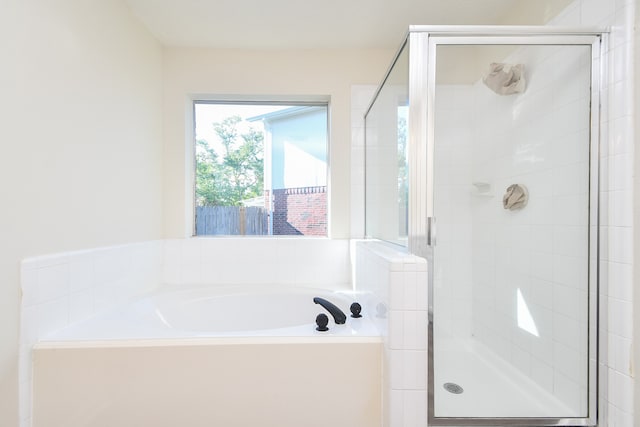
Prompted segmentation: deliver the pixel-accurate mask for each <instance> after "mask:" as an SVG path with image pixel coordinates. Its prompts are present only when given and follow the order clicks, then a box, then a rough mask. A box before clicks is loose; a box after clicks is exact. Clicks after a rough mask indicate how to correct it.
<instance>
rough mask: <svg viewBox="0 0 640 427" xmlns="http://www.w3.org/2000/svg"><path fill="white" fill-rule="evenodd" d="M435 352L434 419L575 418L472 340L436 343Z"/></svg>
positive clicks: (551, 397)
mask: <svg viewBox="0 0 640 427" xmlns="http://www.w3.org/2000/svg"><path fill="white" fill-rule="evenodd" d="M434 348H435V352H436V354H435V360H434V371H435V375H434V392H435V408H436V410H435V415H436V417H454V418H465V417H473V418H503V417H531V418H547V417H552V418H562V417H575V416H577V414H576V413H575V411H572V410H571V408H569V407H568V406H566V405H565V404H563V403H562V402H560V401H559V400H558V399H557V398H556V397H555V396H553V395H552V394H551V393H549V392H548V391H546V390H545V389H543V388H542V387H540V386H539V385H537V384H536V383H534V382H533V381H531V380H530V379H529V378H527V377H526V376H525V375H523V374H522V373H521V372H520V371H518V370H517V369H516V368H514V367H512V366H511V365H510V364H509V363H507V362H505V361H504V360H503V359H501V358H499V357H497V356H495V355H494V354H493V353H492V352H491V351H490V350H488V349H487V348H486V347H485V346H484V345H482V344H480V343H478V342H476V341H475V340H473V339H469V341H462V340H457V339H451V338H445V339H440V337H439V339H438V341H437V342H436V344H435V347H434ZM445 383H453V384H457V385H459V386H460V387H462V388H463V390H464V392H463V393H461V394H454V393H450V392H448V391H447V390H445V389H444V387H443V385H444V384H445Z"/></svg>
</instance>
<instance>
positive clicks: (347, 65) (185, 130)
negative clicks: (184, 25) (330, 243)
mask: <svg viewBox="0 0 640 427" xmlns="http://www.w3.org/2000/svg"><path fill="white" fill-rule="evenodd" d="M392 54H393V53H392V52H391V51H388V50H347V49H345V50H265V51H258V50H224V49H196V48H168V49H166V50H165V56H164V117H165V120H164V141H165V157H164V159H165V160H164V167H165V175H164V176H165V187H164V190H165V204H164V213H165V219H164V231H165V236H166V237H172V238H175V237H185V236H190V235H191V234H192V225H191V224H192V210H193V207H192V205H193V201H192V193H193V190H192V188H193V185H192V182H191V180H190V179H189V176H190V172H189V171H191V170H192V169H193V155H192V142H191V141H192V137H191V135H190V132H191V131H190V130H189V129H191V128H192V125H191V122H190V121H191V113H190V111H191V108H192V107H191V100H192V99H193V98H194V97H197V96H203V97H206V96H209V97H211V96H214V95H245V96H246V95H262V96H265V97H266V98H269V97H271V98H273V97H274V96H275V97H283V96H301V95H329V96H330V97H331V103H330V111H329V115H330V133H329V145H330V146H329V153H330V157H329V191H330V193H329V197H330V200H329V221H330V225H329V236H330V237H332V238H348V237H350V233H349V227H350V217H349V203H350V185H349V183H350V179H351V173H350V170H349V167H350V152H351V146H350V143H351V137H350V124H351V123H350V117H351V116H350V113H351V110H350V97H351V85H353V84H359V83H365V84H375V83H377V82H378V81H379V80H380V79H381V78H382V73H383V72H384V70H385V68H386V67H387V64H388V63H389V61H390V60H391V56H392Z"/></svg>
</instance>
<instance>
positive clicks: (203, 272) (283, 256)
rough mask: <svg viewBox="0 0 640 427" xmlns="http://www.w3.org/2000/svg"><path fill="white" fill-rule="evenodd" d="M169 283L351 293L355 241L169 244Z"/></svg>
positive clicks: (236, 240)
mask: <svg viewBox="0 0 640 427" xmlns="http://www.w3.org/2000/svg"><path fill="white" fill-rule="evenodd" d="M247 266H250V268H247ZM163 283H164V284H166V285H170V286H182V285H215V284H222V285H235V284H239V285H246V284H272V283H275V284H281V285H298V286H312V287H326V288H331V289H350V287H351V261H350V258H349V240H346V239H325V238H286V237H284V238H282V237H278V238H268V237H267V238H264V237H256V238H253V237H245V238H228V237H202V238H193V239H169V240H166V241H165V244H164V258H163Z"/></svg>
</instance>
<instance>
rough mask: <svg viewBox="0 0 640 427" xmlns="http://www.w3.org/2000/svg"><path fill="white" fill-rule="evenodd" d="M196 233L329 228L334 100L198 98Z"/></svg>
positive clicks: (306, 232)
mask: <svg viewBox="0 0 640 427" xmlns="http://www.w3.org/2000/svg"><path fill="white" fill-rule="evenodd" d="M194 121H195V123H194V128H195V193H194V196H195V227H194V230H195V235H197V236H203V235H272V236H284V235H286V236H292V235H300V236H326V235H327V171H328V143H327V141H328V104H327V103H326V102H313V103H308V102H305V103H282V102H220V101H195V102H194Z"/></svg>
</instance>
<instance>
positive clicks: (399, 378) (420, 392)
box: [355, 240, 428, 427]
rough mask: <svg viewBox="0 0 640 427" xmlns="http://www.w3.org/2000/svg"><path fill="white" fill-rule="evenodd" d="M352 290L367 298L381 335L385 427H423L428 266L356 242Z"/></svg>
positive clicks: (396, 251)
mask: <svg viewBox="0 0 640 427" xmlns="http://www.w3.org/2000/svg"><path fill="white" fill-rule="evenodd" d="M355 259H356V263H355V285H356V288H357V289H358V290H359V291H364V292H368V293H370V295H371V299H370V300H368V301H367V302H366V303H365V306H364V307H363V311H365V310H366V311H367V312H369V313H376V315H375V319H376V323H377V325H378V328H379V330H380V331H381V333H382V336H383V343H384V359H383V420H384V424H383V425H384V426H385V427H418V426H425V425H426V421H427V406H426V402H427V323H428V322H427V307H428V301H427V299H428V293H427V290H428V287H427V263H426V260H425V259H423V258H420V257H416V256H414V255H410V254H407V253H406V251H404V250H403V249H402V248H400V247H396V246H394V245H390V244H387V243H383V242H379V241H374V240H371V241H366V240H365V241H359V242H356V243H355Z"/></svg>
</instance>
